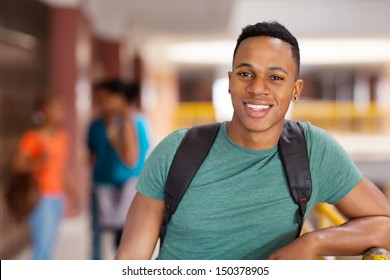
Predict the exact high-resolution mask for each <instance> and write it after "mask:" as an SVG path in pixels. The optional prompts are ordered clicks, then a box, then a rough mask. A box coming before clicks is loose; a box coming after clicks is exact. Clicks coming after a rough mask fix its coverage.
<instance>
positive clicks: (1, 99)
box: [0, 0, 390, 259]
mask: <svg viewBox="0 0 390 280" xmlns="http://www.w3.org/2000/svg"><path fill="white" fill-rule="evenodd" d="M275 3H276V1H272V0H258V1H254V0H161V1H160V0H110V1H106V0H0V259H29V258H30V255H31V238H30V233H29V231H28V227H27V222H26V221H25V220H23V221H19V220H17V219H15V218H14V217H13V216H12V213H9V210H8V209H7V208H6V204H5V197H4V196H5V190H6V187H7V186H6V182H7V176H8V172H7V170H8V168H9V162H10V158H11V156H12V155H13V153H14V152H15V150H16V147H17V146H18V141H19V139H20V137H21V135H22V134H23V132H24V131H26V130H27V129H29V128H30V127H31V126H32V123H33V122H32V119H31V116H32V115H33V114H34V104H35V102H36V100H37V99H38V98H39V97H41V96H42V95H43V94H44V93H46V92H51V93H54V94H55V95H56V96H57V97H58V98H59V99H60V100H61V101H62V103H63V105H64V107H65V114H66V117H65V120H64V126H65V128H66V129H67V130H68V132H69V134H70V136H71V137H70V138H71V142H70V153H69V164H68V167H69V171H70V173H71V177H72V178H73V180H74V181H75V183H76V188H77V192H78V195H79V197H80V211H78V212H77V211H76V212H74V211H73V210H74V209H72V206H71V205H70V204H69V203H68V204H66V207H65V209H66V213H65V219H64V220H63V221H62V223H61V225H60V232H59V240H58V245H57V247H56V250H55V257H54V258H55V259H89V258H90V256H91V246H92V241H91V225H90V224H91V217H90V193H91V182H90V181H91V180H90V173H91V170H90V169H91V167H90V165H89V162H88V151H87V148H86V137H87V136H86V134H87V127H88V124H89V123H90V121H91V120H92V119H93V118H94V117H95V116H96V115H97V112H96V106H95V105H96V104H94V102H95V100H93V98H92V85H93V84H94V83H95V82H96V81H99V80H102V79H107V78H121V79H123V80H125V81H134V80H135V81H139V82H140V84H141V99H140V100H139V103H140V105H141V107H142V110H143V112H144V113H145V115H146V116H147V118H148V119H149V120H150V124H151V130H152V136H153V137H152V146H155V145H156V144H157V143H158V142H159V141H160V140H161V139H163V138H164V137H165V136H166V135H167V134H169V133H170V132H172V131H173V130H175V129H177V128H181V127H188V126H193V125H197V124H203V123H209V122H215V121H222V120H228V119H229V118H230V117H231V112H232V108H231V104H230V96H229V95H228V94H227V90H228V84H227V82H228V81H227V72H228V71H229V70H230V67H231V66H230V63H231V56H232V53H233V47H234V43H235V42H234V40H235V39H236V36H237V34H238V33H239V32H240V30H241V28H242V27H244V26H245V25H247V24H252V23H254V22H257V21H263V20H278V21H280V22H281V23H283V24H285V25H286V26H287V27H289V28H290V29H291V31H292V32H293V33H295V34H296V35H297V36H298V39H299V40H300V43H301V53H302V69H301V76H302V79H303V80H304V81H305V85H304V89H303V93H302V96H301V98H300V100H299V102H298V103H296V104H294V106H293V107H292V108H291V110H290V112H289V117H290V118H291V119H294V120H305V121H310V122H312V123H313V124H314V125H317V126H320V127H322V128H324V129H326V130H328V131H329V132H331V133H332V134H333V135H334V136H335V138H336V139H337V140H338V141H339V142H340V143H341V144H342V145H343V146H344V147H345V149H346V150H347V151H348V152H349V153H350V154H351V156H352V157H353V159H354V160H355V161H356V163H357V164H358V166H359V167H360V168H361V169H362V170H363V172H364V173H365V174H366V175H367V177H369V178H370V179H371V180H372V181H374V182H375V183H376V184H377V185H378V186H379V187H381V189H382V190H383V191H384V192H385V193H386V196H387V197H388V198H389V199H390V172H389V170H390V29H389V26H390V17H389V16H388V11H390V1H382V0H373V1H372V0H362V1H354V0H344V1H326V0H313V1H306V0H295V1H288V0H280V1H277V5H275ZM287 7H288V9H287ZM362 19H364V20H362ZM113 240H114V237H113V235H112V234H111V233H110V232H105V233H104V234H103V243H104V244H103V251H104V254H103V255H104V256H103V258H104V259H112V258H113V256H114V249H113V246H111V245H112V244H113V242H114V241H113Z"/></svg>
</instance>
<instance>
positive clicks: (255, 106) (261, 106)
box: [245, 103, 269, 110]
mask: <svg viewBox="0 0 390 280" xmlns="http://www.w3.org/2000/svg"><path fill="white" fill-rule="evenodd" d="M245 105H246V106H247V107H248V108H250V109H252V110H265V109H268V108H269V105H255V104H248V103H247V104H245Z"/></svg>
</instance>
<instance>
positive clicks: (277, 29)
mask: <svg viewBox="0 0 390 280" xmlns="http://www.w3.org/2000/svg"><path fill="white" fill-rule="evenodd" d="M259 36H266V37H272V38H277V39H279V40H282V41H284V42H286V43H288V44H290V46H291V51H292V56H293V59H294V60H295V63H296V65H297V76H298V74H299V68H300V54H299V45H298V41H297V39H296V38H295V37H294V35H292V34H291V32H290V31H288V30H287V28H286V27H284V26H283V25H282V24H280V23H279V22H277V21H269V22H258V23H256V24H253V25H248V26H246V27H244V28H243V29H242V32H241V34H240V36H239V37H238V39H237V43H236V47H235V49H234V53H233V58H234V56H235V55H236V52H237V49H238V47H239V46H240V44H241V42H242V41H244V40H245V39H248V38H251V37H259Z"/></svg>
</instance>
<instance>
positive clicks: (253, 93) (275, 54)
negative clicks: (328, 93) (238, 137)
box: [229, 36, 303, 138]
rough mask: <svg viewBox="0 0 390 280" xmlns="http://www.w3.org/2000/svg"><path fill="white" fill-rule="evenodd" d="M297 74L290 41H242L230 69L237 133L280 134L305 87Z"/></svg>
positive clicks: (256, 38)
mask: <svg viewBox="0 0 390 280" xmlns="http://www.w3.org/2000/svg"><path fill="white" fill-rule="evenodd" d="M296 76H297V65H296V62H295V61H294V59H293V56H292V50H291V46H290V45H289V44H288V43H286V42H284V41H282V40H279V39H276V38H271V37H264V36H260V37H250V38H248V39H245V40H244V41H242V42H241V44H240V45H239V47H238V49H237V52H236V54H235V56H234V59H233V70H232V72H229V89H230V94H231V99H232V103H233V108H234V114H233V119H232V122H231V124H232V125H231V127H233V129H236V130H237V129H238V131H236V132H250V133H262V132H272V131H274V132H275V133H276V132H277V133H280V132H281V129H282V126H283V120H284V117H285V115H286V112H287V110H288V107H289V105H290V101H291V100H292V99H293V98H294V97H296V98H298V96H299V94H300V93H301V90H302V86H303V81H302V80H296ZM277 138H279V135H278V137H277Z"/></svg>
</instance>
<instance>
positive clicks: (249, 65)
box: [234, 62, 288, 75]
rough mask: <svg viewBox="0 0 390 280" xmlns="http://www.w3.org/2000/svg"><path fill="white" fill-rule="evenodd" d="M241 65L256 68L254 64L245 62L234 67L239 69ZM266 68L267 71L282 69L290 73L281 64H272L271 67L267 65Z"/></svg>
mask: <svg viewBox="0 0 390 280" xmlns="http://www.w3.org/2000/svg"><path fill="white" fill-rule="evenodd" d="M240 67H248V68H252V69H253V68H254V67H253V65H252V64H249V63H246V62H243V63H240V64H238V65H237V66H236V67H234V69H237V68H240ZM266 70H267V71H281V72H283V73H286V74H287V75H288V72H287V70H285V69H284V68H283V67H280V66H270V67H267V68H266Z"/></svg>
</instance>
